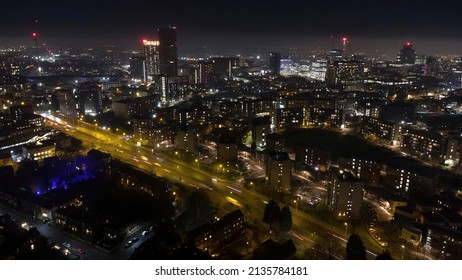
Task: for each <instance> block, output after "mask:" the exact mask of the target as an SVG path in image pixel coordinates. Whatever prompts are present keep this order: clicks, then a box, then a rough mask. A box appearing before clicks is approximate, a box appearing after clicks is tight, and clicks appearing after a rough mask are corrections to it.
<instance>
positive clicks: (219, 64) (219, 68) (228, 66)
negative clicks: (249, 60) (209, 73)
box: [211, 57, 239, 78]
mask: <svg viewBox="0 0 462 280" xmlns="http://www.w3.org/2000/svg"><path fill="white" fill-rule="evenodd" d="M211 60H212V63H213V73H214V74H215V75H216V76H218V77H222V78H231V77H232V76H233V71H234V69H236V68H237V67H239V58H237V57H213V58H211Z"/></svg>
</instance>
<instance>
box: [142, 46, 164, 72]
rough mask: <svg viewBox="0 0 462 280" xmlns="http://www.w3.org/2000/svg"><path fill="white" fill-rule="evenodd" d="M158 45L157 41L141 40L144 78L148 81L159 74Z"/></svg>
mask: <svg viewBox="0 0 462 280" xmlns="http://www.w3.org/2000/svg"><path fill="white" fill-rule="evenodd" d="M159 45H160V43H159V41H149V40H146V39H144V40H143V46H144V57H145V59H146V62H145V63H146V66H145V67H146V76H147V79H148V80H150V81H152V80H153V79H154V76H156V75H159V74H160V57H159Z"/></svg>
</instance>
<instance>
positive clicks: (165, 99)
mask: <svg viewBox="0 0 462 280" xmlns="http://www.w3.org/2000/svg"><path fill="white" fill-rule="evenodd" d="M155 87H156V92H157V93H158V94H159V95H160V102H161V103H162V104H163V105H164V106H167V105H168V104H169V102H170V84H169V77H168V76H167V75H157V76H156V82H155Z"/></svg>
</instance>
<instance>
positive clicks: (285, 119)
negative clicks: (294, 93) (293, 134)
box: [274, 108, 305, 130]
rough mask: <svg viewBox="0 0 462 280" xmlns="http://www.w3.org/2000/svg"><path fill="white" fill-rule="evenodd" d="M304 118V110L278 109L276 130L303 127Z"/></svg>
mask: <svg viewBox="0 0 462 280" xmlns="http://www.w3.org/2000/svg"><path fill="white" fill-rule="evenodd" d="M304 118H305V114H304V110H303V108H290V109H276V117H275V124H274V128H275V129H276V130H285V129H290V128H299V127H301V126H302V125H303V120H304Z"/></svg>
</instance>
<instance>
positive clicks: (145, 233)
mask: <svg viewBox="0 0 462 280" xmlns="http://www.w3.org/2000/svg"><path fill="white" fill-rule="evenodd" d="M148 234H149V230H145V231H143V233H141V235H143V236H145V235H148Z"/></svg>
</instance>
